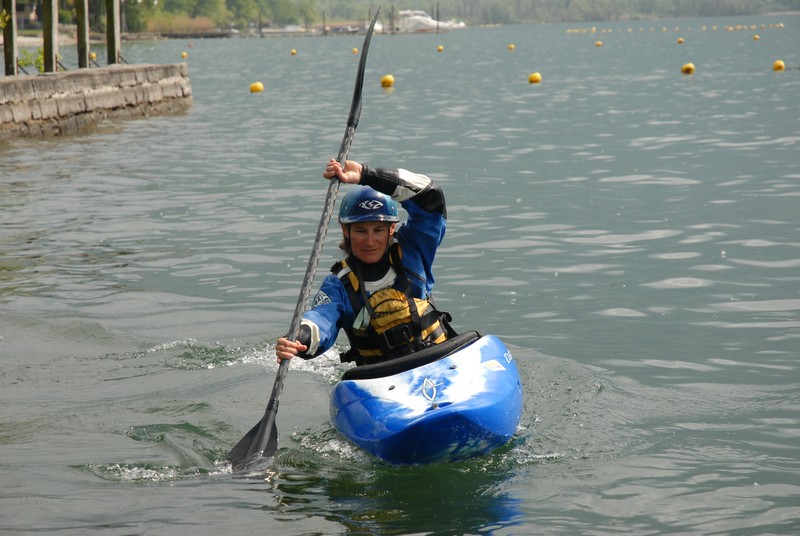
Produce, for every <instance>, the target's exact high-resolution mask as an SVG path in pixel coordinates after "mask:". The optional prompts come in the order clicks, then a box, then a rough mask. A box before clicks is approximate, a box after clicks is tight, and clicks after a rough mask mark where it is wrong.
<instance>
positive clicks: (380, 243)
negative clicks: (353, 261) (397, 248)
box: [342, 221, 395, 264]
mask: <svg viewBox="0 0 800 536" xmlns="http://www.w3.org/2000/svg"><path fill="white" fill-rule="evenodd" d="M394 226H395V224H394V223H387V222H384V221H365V222H358V223H351V224H349V225H342V233H344V236H345V237H346V238H349V239H350V249H352V250H353V255H355V257H356V258H357V259H358V260H360V261H361V262H363V263H365V264H372V263H375V262H378V261H379V260H381V258H383V254H384V253H386V248H387V247H388V246H389V237H391V236H392V235H393V234H394Z"/></svg>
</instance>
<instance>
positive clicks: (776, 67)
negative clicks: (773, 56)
mask: <svg viewBox="0 0 800 536" xmlns="http://www.w3.org/2000/svg"><path fill="white" fill-rule="evenodd" d="M785 69H786V64H785V63H783V60H775V63H773V64H772V70H773V71H775V72H776V73H777V72H781V71H783V70H785Z"/></svg>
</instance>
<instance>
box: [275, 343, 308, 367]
mask: <svg viewBox="0 0 800 536" xmlns="http://www.w3.org/2000/svg"><path fill="white" fill-rule="evenodd" d="M306 350H308V346H306V345H305V344H303V343H301V342H300V341H294V342H292V341H290V340H289V339H287V338H286V337H281V338H280V339H278V341H277V342H276V343H275V355H277V356H278V364H280V363H281V361H283V360H284V359H291V358H293V357H294V356H296V355H297V354H298V353H299V352H305V351H306Z"/></svg>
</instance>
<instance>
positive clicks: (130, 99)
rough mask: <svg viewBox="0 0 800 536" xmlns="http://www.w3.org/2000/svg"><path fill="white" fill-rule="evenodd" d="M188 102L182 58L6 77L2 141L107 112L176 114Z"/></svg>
mask: <svg viewBox="0 0 800 536" xmlns="http://www.w3.org/2000/svg"><path fill="white" fill-rule="evenodd" d="M191 101H192V86H191V83H190V81H189V69H188V67H187V65H186V64H185V63H180V64H169V65H119V64H118V65H112V66H109V67H103V68H98V69H79V70H77V71H67V72H57V73H46V74H42V75H38V76H6V77H3V78H0V141H2V140H5V139H11V138H17V137H42V136H59V135H63V134H67V133H70V132H74V131H76V130H78V129H80V128H82V127H85V126H89V125H92V124H94V123H96V122H98V121H100V120H102V119H105V118H108V117H136V116H140V117H141V116H149V115H160V114H169V113H180V112H183V111H184V110H185V109H186V108H187V107H188V106H189V105H190V104H191Z"/></svg>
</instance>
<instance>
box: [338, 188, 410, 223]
mask: <svg viewBox="0 0 800 536" xmlns="http://www.w3.org/2000/svg"><path fill="white" fill-rule="evenodd" d="M361 221H385V222H398V221H400V217H399V216H398V215H397V202H395V200H394V199H392V198H391V197H389V196H388V195H385V194H382V193H380V192H378V191H376V190H373V189H372V188H370V187H369V186H355V187H353V188H352V189H351V190H350V191H349V192H347V194H345V196H344V199H343V200H342V206H341V207H340V208H339V223H356V222H361Z"/></svg>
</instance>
